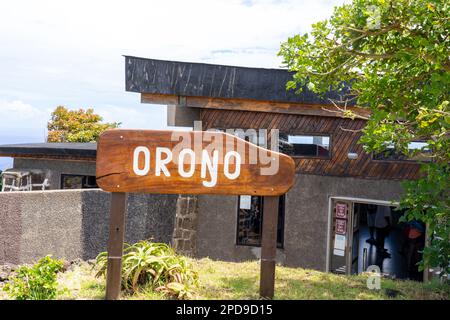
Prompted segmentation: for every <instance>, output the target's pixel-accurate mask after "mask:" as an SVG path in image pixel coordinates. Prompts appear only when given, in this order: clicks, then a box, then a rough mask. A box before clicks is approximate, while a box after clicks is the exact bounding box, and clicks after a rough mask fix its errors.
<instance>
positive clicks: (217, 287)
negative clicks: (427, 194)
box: [0, 258, 450, 300]
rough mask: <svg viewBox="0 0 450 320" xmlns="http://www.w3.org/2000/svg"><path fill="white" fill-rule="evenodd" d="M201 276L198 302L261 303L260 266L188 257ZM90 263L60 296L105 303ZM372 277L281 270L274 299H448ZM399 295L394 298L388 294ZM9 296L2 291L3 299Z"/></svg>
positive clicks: (449, 289) (64, 282)
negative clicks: (376, 283) (374, 284)
mask: <svg viewBox="0 0 450 320" xmlns="http://www.w3.org/2000/svg"><path fill="white" fill-rule="evenodd" d="M189 260H190V262H191V263H192V264H193V266H194V268H195V269H196V270H197V271H198V273H199V287H198V288H197V289H196V291H195V292H194V299H258V298H259V296H258V289H259V263H258V262H256V261H251V262H241V263H233V262H223V261H213V260H210V259H207V258H205V259H200V260H197V259H189ZM94 274H95V270H92V266H90V265H88V264H87V263H82V264H80V265H76V266H73V267H72V268H70V270H68V271H66V272H64V273H61V274H59V276H58V282H59V286H60V291H61V293H60V294H59V295H58V299H79V300H84V299H104V296H105V279H104V278H103V277H102V278H95V277H94ZM366 281H367V275H358V276H340V275H335V274H331V273H323V272H319V271H314V270H308V269H301V268H288V267H281V266H277V270H276V282H275V286H276V287H275V299H363V300H368V299H445V300H447V299H448V298H449V295H450V286H449V285H448V284H440V283H438V282H430V283H426V284H423V283H419V282H414V281H404V280H391V279H382V280H381V290H370V289H368V288H367V286H366ZM392 292H394V293H397V295H396V296H395V297H392V296H390V295H389V293H392ZM5 298H7V297H6V295H5V294H4V293H0V299H5ZM122 299H136V300H144V299H151V300H158V299H166V297H165V296H164V294H162V293H155V292H152V291H149V290H145V289H141V290H140V291H139V292H138V293H136V294H134V295H132V296H130V295H126V294H124V295H122Z"/></svg>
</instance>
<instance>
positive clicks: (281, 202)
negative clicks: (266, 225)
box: [235, 194, 286, 250]
mask: <svg viewBox="0 0 450 320" xmlns="http://www.w3.org/2000/svg"><path fill="white" fill-rule="evenodd" d="M250 196H251V197H260V198H261V212H262V217H261V222H260V223H261V224H260V230H261V235H260V237H261V236H262V232H263V226H262V225H263V217H264V196H255V195H250ZM240 205H241V196H238V201H237V210H236V237H235V238H236V239H235V245H236V246H242V247H255V248H261V240H262V239H260V241H259V244H247V243H239V210H240ZM280 208H282V210H281V213H280ZM280 216H281V218H280ZM285 217H286V195H285V194H284V195H281V196H279V202H278V219H277V249H280V250H283V249H284V234H285V232H284V229H285V220H286V219H285ZM280 223H281V233H280V238H281V239H280V242H278V226H279V225H280Z"/></svg>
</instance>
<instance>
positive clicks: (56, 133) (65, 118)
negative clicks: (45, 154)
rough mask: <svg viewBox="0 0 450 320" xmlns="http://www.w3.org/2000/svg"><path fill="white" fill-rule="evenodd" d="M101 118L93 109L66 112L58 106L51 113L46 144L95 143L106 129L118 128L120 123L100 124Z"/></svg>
mask: <svg viewBox="0 0 450 320" xmlns="http://www.w3.org/2000/svg"><path fill="white" fill-rule="evenodd" d="M102 120H103V119H102V117H101V116H99V115H98V114H95V113H94V109H91V108H90V109H87V110H84V109H79V110H68V109H67V108H65V107H63V106H59V107H57V108H56V109H55V111H53V112H52V118H51V120H50V122H48V124H47V129H48V137H47V141H48V142H95V141H97V139H98V137H99V136H100V134H101V133H102V132H103V131H105V130H107V129H114V128H118V127H119V126H120V122H113V123H101V121H102Z"/></svg>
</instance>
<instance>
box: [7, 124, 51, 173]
mask: <svg viewBox="0 0 450 320" xmlns="http://www.w3.org/2000/svg"><path fill="white" fill-rule="evenodd" d="M44 141H45V130H39V129H36V130H35V129H24V130H22V131H21V132H11V131H10V130H8V131H7V130H5V129H3V130H1V129H0V145H5V144H20V143H39V142H44ZM12 165H13V158H8V157H0V171H1V170H5V169H9V168H12Z"/></svg>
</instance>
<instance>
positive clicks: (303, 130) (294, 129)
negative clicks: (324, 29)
mask: <svg viewBox="0 0 450 320" xmlns="http://www.w3.org/2000/svg"><path fill="white" fill-rule="evenodd" d="M201 120H202V123H203V130H208V129H212V128H219V129H235V128H241V129H244V130H245V129H268V130H271V129H278V130H280V132H284V133H289V134H306V135H308V134H312V135H313V134H319V135H329V136H330V138H331V158H329V159H319V158H311V157H293V159H294V161H295V166H296V172H297V173H305V174H315V175H329V176H343V177H360V178H366V179H394V180H403V179H416V178H418V177H419V167H420V165H419V164H418V163H417V162H413V161H378V160H373V159H372V155H371V154H368V153H366V152H364V150H363V147H362V145H361V144H359V143H358V140H359V138H360V137H361V134H362V132H361V131H360V130H361V129H362V128H364V125H365V120H361V119H355V120H351V119H347V118H346V119H344V118H338V117H335V118H333V117H324V116H313V115H289V114H276V113H267V112H249V111H231V110H210V109H202V112H201ZM349 152H355V153H357V154H358V159H356V160H350V159H349V158H348V156H347V154H348V153H349Z"/></svg>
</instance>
